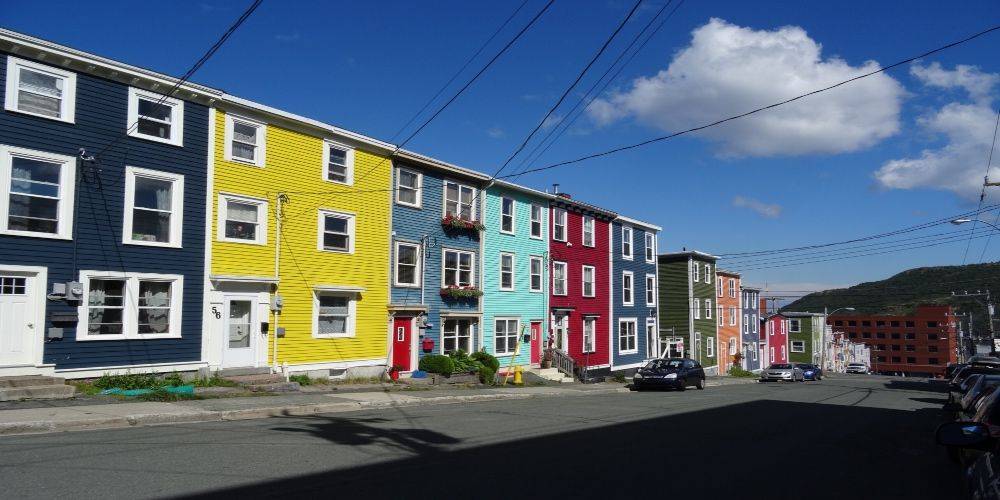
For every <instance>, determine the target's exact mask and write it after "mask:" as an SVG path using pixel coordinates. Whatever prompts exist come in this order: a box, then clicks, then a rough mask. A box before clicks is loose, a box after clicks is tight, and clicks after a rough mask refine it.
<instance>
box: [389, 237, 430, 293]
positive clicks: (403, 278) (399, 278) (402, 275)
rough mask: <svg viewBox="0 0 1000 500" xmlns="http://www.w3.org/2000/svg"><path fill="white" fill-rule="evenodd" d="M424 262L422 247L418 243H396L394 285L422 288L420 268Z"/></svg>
mask: <svg viewBox="0 0 1000 500" xmlns="http://www.w3.org/2000/svg"><path fill="white" fill-rule="evenodd" d="M422 263H423V262H422V261H421V256H420V245H418V244H416V243H405V242H402V241H397V242H396V265H395V267H396V275H395V281H394V282H393V285H395V286H405V287H419V286H420V280H421V276H420V267H421V264H422Z"/></svg>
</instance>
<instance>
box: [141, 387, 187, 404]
mask: <svg viewBox="0 0 1000 500" xmlns="http://www.w3.org/2000/svg"><path fill="white" fill-rule="evenodd" d="M135 399H138V400H140V401H157V402H172V401H189V400H192V399H202V398H201V397H200V396H198V395H195V394H176V393H173V392H167V391H165V390H163V388H162V387H159V388H156V389H154V390H153V392H150V393H148V394H140V395H138V396H136V397H135Z"/></svg>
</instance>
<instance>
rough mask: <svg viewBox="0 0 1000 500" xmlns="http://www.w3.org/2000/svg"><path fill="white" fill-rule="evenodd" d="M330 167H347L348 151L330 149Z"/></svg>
mask: <svg viewBox="0 0 1000 500" xmlns="http://www.w3.org/2000/svg"><path fill="white" fill-rule="evenodd" d="M330 165H340V166H344V165H347V151H345V150H343V149H340V148H335V147H332V146H331V147H330Z"/></svg>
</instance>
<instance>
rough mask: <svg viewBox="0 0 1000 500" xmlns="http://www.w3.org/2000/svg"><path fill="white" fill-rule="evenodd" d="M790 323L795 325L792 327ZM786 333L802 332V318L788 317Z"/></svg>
mask: <svg viewBox="0 0 1000 500" xmlns="http://www.w3.org/2000/svg"><path fill="white" fill-rule="evenodd" d="M792 325H795V326H794V327H793V326H792ZM788 333H802V320H800V319H798V318H788Z"/></svg>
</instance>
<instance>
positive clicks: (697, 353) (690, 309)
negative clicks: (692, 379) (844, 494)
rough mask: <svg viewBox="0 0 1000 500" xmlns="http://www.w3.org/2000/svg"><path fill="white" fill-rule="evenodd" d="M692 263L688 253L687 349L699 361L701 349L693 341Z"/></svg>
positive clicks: (692, 260)
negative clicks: (692, 352)
mask: <svg viewBox="0 0 1000 500" xmlns="http://www.w3.org/2000/svg"><path fill="white" fill-rule="evenodd" d="M693 265H694V259H693V258H692V257H691V256H690V255H688V272H687V282H688V342H690V343H689V344H688V345H689V346H691V347H689V348H688V349H690V350H692V351H694V356H691V359H693V360H695V361H698V362H699V363H700V362H701V349H700V348H699V346H697V345H695V343H694V275H693V274H692V271H693V268H692V266H693Z"/></svg>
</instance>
